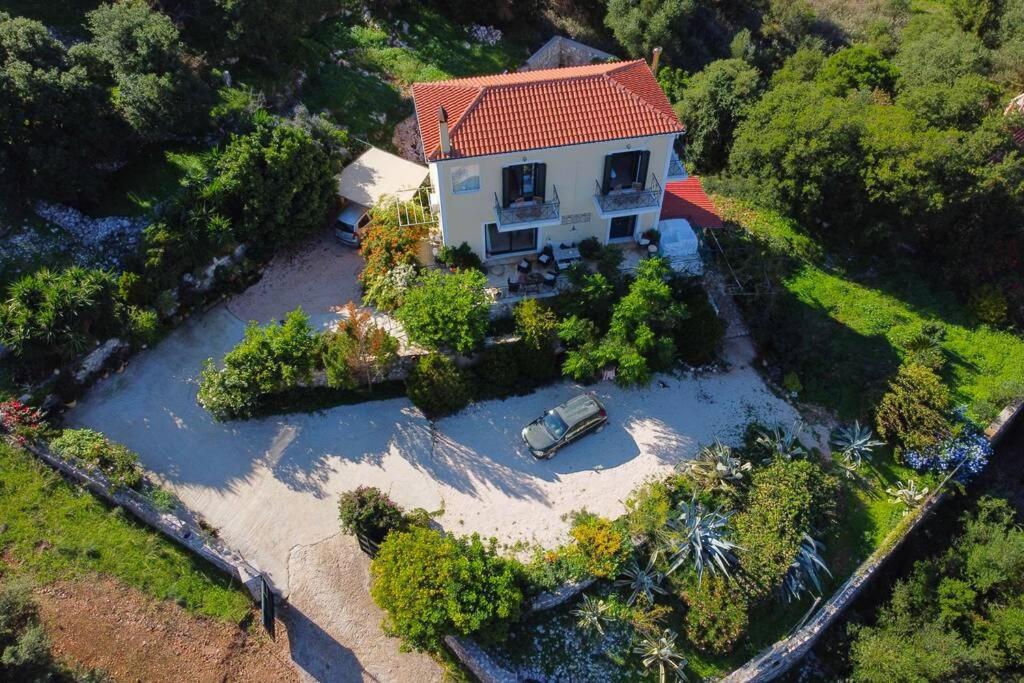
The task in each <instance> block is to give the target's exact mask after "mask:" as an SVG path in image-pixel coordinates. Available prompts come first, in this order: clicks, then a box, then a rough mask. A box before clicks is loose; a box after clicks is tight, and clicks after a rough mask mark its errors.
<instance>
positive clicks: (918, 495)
mask: <svg viewBox="0 0 1024 683" xmlns="http://www.w3.org/2000/svg"><path fill="white" fill-rule="evenodd" d="M885 492H886V493H888V494H889V495H890V496H892V497H893V500H895V501H897V502H900V503H903V504H904V505H906V506H907V507H908V508H912V507H917V506H918V505H920V504H921V502H922V501H924V499H925V497H926V496H927V495H928V487H927V486H925V487H924V488H921V489H919V488H917V482H916V481H914V480H913V479H908V480H907V483H906V484H904V483H903V482H902V481H897V482H896V485H895V486H890V487H889V488H887V489H886V490H885Z"/></svg>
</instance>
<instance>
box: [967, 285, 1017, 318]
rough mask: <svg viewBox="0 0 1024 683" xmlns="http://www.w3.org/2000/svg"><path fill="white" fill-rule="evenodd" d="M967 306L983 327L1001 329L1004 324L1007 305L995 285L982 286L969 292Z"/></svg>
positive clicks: (1000, 291)
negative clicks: (988, 326)
mask: <svg viewBox="0 0 1024 683" xmlns="http://www.w3.org/2000/svg"><path fill="white" fill-rule="evenodd" d="M967 305H968V306H969V307H970V309H971V313H972V314H974V317H975V318H977V320H978V322H980V323H982V324H983V325H991V326H992V327H1002V326H1003V325H1005V324H1006V321H1007V315H1008V311H1009V304H1007V302H1006V296H1005V295H1004V294H1003V292H1002V290H1001V289H999V288H998V287H996V286H995V285H982V286H981V287H978V288H977V289H975V290H974V291H973V292H971V296H970V299H968V301H967Z"/></svg>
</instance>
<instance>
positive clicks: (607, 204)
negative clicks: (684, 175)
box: [594, 173, 661, 218]
mask: <svg viewBox="0 0 1024 683" xmlns="http://www.w3.org/2000/svg"><path fill="white" fill-rule="evenodd" d="M639 185H640V184H639V183H633V185H632V187H623V188H621V189H618V190H609V191H608V192H607V193H605V192H602V188H601V183H600V181H597V180H595V181H594V186H595V187H596V190H597V191H596V192H595V193H594V204H596V205H597V211H598V214H599V215H600V216H601V218H614V217H616V216H627V215H629V214H634V213H650V212H652V211H658V210H659V209H660V208H661V183H659V182H658V178H657V177H655V175H654V174H653V173H652V174H651V183H650V186H649V187H647V188H643V189H641V188H640V187H639Z"/></svg>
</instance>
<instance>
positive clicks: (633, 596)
mask: <svg viewBox="0 0 1024 683" xmlns="http://www.w3.org/2000/svg"><path fill="white" fill-rule="evenodd" d="M657 557H658V556H657V553H654V554H652V555H651V557H650V559H649V560H647V566H646V567H641V566H640V565H639V564H638V563H637V561H636V558H633V561H632V562H631V563H630V565H629V567H627V568H626V570H625V571H624V572H622V576H623V577H624V578H621V579H619V580H617V581H616V582H615V585H616V586H626V587H628V588H629V589H630V594H629V598H628V599H627V600H626V604H627V605H632V604H634V603H635V602H636V600H637V598H639V597H640V596H641V595H642V596H644V598H645V599H646V600H647V604H652V603H654V594H655V593H660V594H661V595H665V594H666V593H665V589H664V588H662V587H661V582H662V580H664V578H665V575H664V574H662V573H661V572H659V571H658V570H657V569H655V568H654V562H655V560H656V559H657Z"/></svg>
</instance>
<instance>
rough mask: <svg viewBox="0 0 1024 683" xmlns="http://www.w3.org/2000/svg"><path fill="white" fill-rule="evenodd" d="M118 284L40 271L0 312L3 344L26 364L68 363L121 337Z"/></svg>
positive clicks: (81, 271) (107, 278) (92, 274)
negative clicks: (96, 345)
mask: <svg viewBox="0 0 1024 683" xmlns="http://www.w3.org/2000/svg"><path fill="white" fill-rule="evenodd" d="M116 300H117V282H116V280H115V279H114V277H113V276H112V275H111V274H109V273H106V272H104V271H100V270H86V269H85V268H79V267H72V268H68V269H66V270H62V271H52V270H49V269H46V268H42V269H40V270H37V271H36V272H35V273H33V274H31V275H26V276H24V277H22V278H21V279H20V280H17V281H16V282H14V283H13V284H12V285H11V286H10V287H9V289H8V298H7V300H6V301H5V302H3V305H2V306H0V342H2V343H3V344H5V345H6V346H8V347H10V349H11V351H13V352H14V353H15V354H16V355H17V356H18V357H19V358H21V359H23V360H27V361H51V360H55V361H68V360H71V359H72V358H74V357H75V356H77V355H79V354H81V353H83V352H84V351H85V350H86V349H88V348H89V347H90V346H92V345H93V344H94V343H95V342H97V341H99V340H101V339H106V337H107V336H112V335H114V334H116V333H117V332H119V331H121V324H120V323H121V322H122V320H121V316H120V309H119V307H118V306H116V305H115V302H116Z"/></svg>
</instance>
